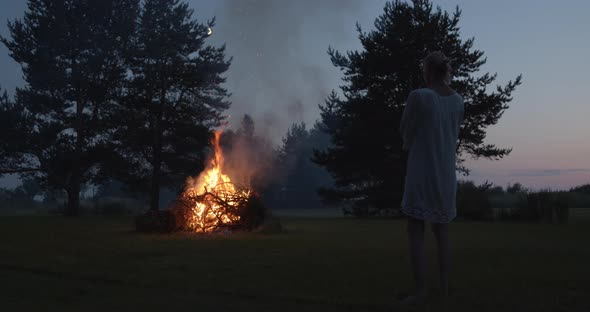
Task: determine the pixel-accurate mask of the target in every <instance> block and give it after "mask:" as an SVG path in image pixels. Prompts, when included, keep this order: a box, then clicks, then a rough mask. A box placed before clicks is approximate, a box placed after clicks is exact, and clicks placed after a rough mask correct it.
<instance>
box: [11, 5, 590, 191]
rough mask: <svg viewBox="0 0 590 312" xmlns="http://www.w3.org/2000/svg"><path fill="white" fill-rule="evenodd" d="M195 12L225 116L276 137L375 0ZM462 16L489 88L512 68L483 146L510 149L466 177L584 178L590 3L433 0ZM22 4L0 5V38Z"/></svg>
mask: <svg viewBox="0 0 590 312" xmlns="http://www.w3.org/2000/svg"><path fill="white" fill-rule="evenodd" d="M188 2H189V3H190V5H191V7H192V8H194V9H195V16H196V17H197V18H198V19H200V20H202V21H204V20H207V19H209V18H211V17H213V16H216V17H217V25H216V27H215V28H214V36H213V37H212V39H211V43H212V44H215V45H217V44H221V43H226V44H227V51H228V55H230V56H233V57H234V60H233V63H232V67H231V69H230V71H229V72H228V73H227V77H228V83H227V87H228V89H229V90H230V92H231V93H232V94H233V96H232V102H233V107H232V109H231V110H230V112H229V114H230V115H231V119H232V120H237V119H239V118H240V116H241V115H242V114H243V113H245V112H249V113H251V114H252V115H253V117H254V118H255V120H256V122H257V128H258V130H259V131H260V132H263V133H265V134H266V135H268V136H270V137H272V138H273V139H274V140H276V141H278V140H279V139H280V137H281V136H282V134H283V133H284V132H285V130H286V128H287V127H288V125H290V124H291V123H293V122H300V121H305V122H306V123H308V124H309V125H311V124H313V122H314V121H315V120H316V119H317V118H318V109H317V105H318V104H319V103H322V102H323V99H324V98H325V96H326V94H327V93H329V92H330V91H331V90H332V89H335V88H337V87H338V85H339V84H340V78H341V74H340V72H339V71H338V70H337V69H335V68H333V67H332V65H331V63H330V60H329V58H328V55H327V54H326V50H327V48H328V46H332V47H334V48H336V49H338V50H341V51H344V50H351V49H358V48H359V47H360V44H359V42H358V39H357V34H356V32H355V23H356V22H357V21H358V22H359V23H360V24H361V26H363V28H364V30H366V31H368V30H370V29H371V28H372V25H373V21H374V19H375V17H377V16H378V15H379V14H381V12H382V9H383V6H384V3H385V1H384V0H297V1H289V0H189V1H188ZM434 3H435V4H436V5H440V6H441V7H442V8H443V9H447V10H453V9H454V7H455V6H456V5H458V6H459V7H460V8H461V9H462V11H463V16H462V19H461V23H460V26H461V34H462V36H463V38H464V39H466V38H469V37H475V39H476V41H475V47H476V48H477V49H481V50H483V51H485V52H486V56H487V57H488V63H487V64H486V65H485V67H484V68H483V69H484V70H485V71H490V72H492V73H493V72H497V73H498V83H504V82H506V81H507V80H509V79H513V78H514V77H516V75H518V74H519V73H522V74H523V81H524V83H523V85H522V86H521V87H520V88H519V89H518V90H517V91H516V92H515V94H514V101H513V102H512V103H511V107H510V109H508V111H507V112H506V113H505V114H504V116H503V117H502V118H501V119H500V122H499V123H498V124H497V125H495V126H493V127H491V128H489V131H488V137H487V139H486V140H487V141H488V142H489V143H497V144H499V145H500V146H508V147H513V148H514V151H513V152H512V154H511V155H510V156H508V157H506V158H505V159H503V160H500V161H487V160H477V161H469V162H468V166H469V167H470V168H471V169H472V175H471V176H470V177H469V179H473V180H475V181H476V182H483V181H485V180H489V181H491V182H494V183H497V184H500V185H503V186H505V185H506V184H507V183H511V182H516V181H519V182H521V183H523V184H524V185H526V186H529V187H532V188H542V187H551V188H556V189H561V188H568V187H570V186H573V185H579V184H583V183H590V139H589V138H590V123H588V122H587V118H588V116H590V100H589V97H588V96H587V95H586V93H584V92H587V89H588V88H589V86H590V60H589V56H590V19H588V18H587V12H590V1H587V0H564V1H554V0H553V1H547V0H494V1H485V0H435V1H434ZM25 7H26V1H25V0H10V1H8V0H2V1H1V2H0V34H2V35H7V34H8V32H7V28H6V21H7V20H9V19H10V20H12V19H14V18H17V17H18V18H20V17H22V15H23V12H24V10H25ZM21 76H22V74H21V72H20V68H19V66H18V65H17V64H16V63H15V62H14V61H13V60H12V59H11V58H10V57H9V56H8V52H7V50H6V48H5V47H4V46H3V45H0V85H1V86H2V87H3V88H7V89H8V90H9V91H11V90H13V89H14V88H15V87H17V86H22V85H23V81H22V78H21Z"/></svg>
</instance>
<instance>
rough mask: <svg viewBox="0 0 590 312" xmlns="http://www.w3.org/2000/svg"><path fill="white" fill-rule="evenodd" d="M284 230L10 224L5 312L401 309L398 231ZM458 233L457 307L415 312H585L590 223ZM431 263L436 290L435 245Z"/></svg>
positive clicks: (4, 241) (466, 225) (327, 221)
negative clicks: (397, 301)
mask: <svg viewBox="0 0 590 312" xmlns="http://www.w3.org/2000/svg"><path fill="white" fill-rule="evenodd" d="M282 222H283V224H284V226H285V227H286V228H287V232H286V233H283V234H276V235H262V234H243V233H241V234H231V235H227V234H226V235H221V234H220V235H211V236H205V237H199V236H195V235H189V234H173V235H142V234H137V233H134V232H133V231H132V230H133V223H132V219H131V218H127V217H113V218H101V217H84V218H81V219H67V218H62V217H2V218H0V237H1V239H0V242H1V244H0V298H1V300H0V311H399V309H391V308H388V305H389V304H390V303H392V302H393V297H394V296H395V294H397V293H403V292H406V291H407V290H408V289H409V286H410V273H409V270H408V259H407V255H406V241H405V232H404V231H405V228H404V223H403V221H401V220H357V219H347V218H323V219H320V218H314V219H312V218H309V219H306V218H288V217H285V218H283V219H282ZM451 236H452V241H453V243H454V244H453V256H454V272H453V283H452V289H454V291H453V292H454V294H453V296H452V297H451V298H450V300H449V301H448V302H447V304H446V306H442V305H441V302H440V301H439V300H438V299H436V297H433V298H432V299H431V300H430V302H429V303H428V304H426V305H424V306H421V307H418V308H414V309H416V310H426V311H437V310H442V309H443V308H445V310H447V311H478V312H480V311H590V219H585V218H581V219H577V220H572V222H570V224H568V225H563V226H555V225H539V224H514V223H512V224H511V223H471V222H457V223H455V224H453V225H452V228H451ZM428 256H429V259H431V261H430V268H431V269H430V273H429V277H430V281H431V285H433V288H434V286H435V285H436V271H435V262H434V261H433V259H434V257H433V256H434V249H433V241H432V237H431V235H429V236H428ZM408 310H412V309H408Z"/></svg>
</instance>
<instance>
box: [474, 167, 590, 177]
mask: <svg viewBox="0 0 590 312" xmlns="http://www.w3.org/2000/svg"><path fill="white" fill-rule="evenodd" d="M580 172H587V173H589V174H590V168H563V169H499V170H490V171H487V170H478V169H474V170H473V171H472V174H471V176H473V177H511V178H517V177H555V176H560V175H564V174H571V173H580Z"/></svg>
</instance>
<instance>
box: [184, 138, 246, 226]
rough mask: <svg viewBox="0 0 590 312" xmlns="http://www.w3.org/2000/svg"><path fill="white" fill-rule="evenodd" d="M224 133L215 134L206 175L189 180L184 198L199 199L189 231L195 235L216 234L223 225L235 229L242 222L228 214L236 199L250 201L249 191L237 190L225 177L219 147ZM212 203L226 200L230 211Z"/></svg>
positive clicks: (191, 218) (221, 152) (233, 214)
mask: <svg viewBox="0 0 590 312" xmlns="http://www.w3.org/2000/svg"><path fill="white" fill-rule="evenodd" d="M221 133H222V131H215V136H214V138H213V140H212V142H211V143H212V145H213V148H214V152H215V154H214V157H213V158H212V159H211V162H210V163H209V165H208V166H207V168H205V170H204V171H203V172H201V174H200V175H199V176H198V177H197V178H196V179H193V178H189V179H188V181H187V187H186V189H185V191H184V193H183V195H182V196H185V197H190V198H200V200H198V201H197V202H196V203H195V206H194V207H192V215H191V216H189V218H188V227H189V228H190V229H192V230H194V231H195V232H200V233H207V232H213V231H215V230H216V229H218V228H219V227H220V226H221V225H232V224H236V223H238V222H239V221H240V216H239V215H237V214H236V213H235V212H236V211H235V210H234V211H228V209H227V208H228V207H230V208H233V207H236V206H237V205H238V202H236V200H234V199H233V198H236V195H238V197H240V196H241V197H242V198H247V197H248V196H249V195H250V191H249V190H245V191H244V190H237V189H236V187H235V185H234V184H233V183H232V181H231V179H230V177H229V176H228V175H226V174H224V173H223V163H224V157H223V151H222V149H221V146H220V144H219V140H220V138H221ZM212 199H223V200H224V203H225V204H226V205H227V207H224V206H222V205H221V204H219V202H218V201H215V200H212Z"/></svg>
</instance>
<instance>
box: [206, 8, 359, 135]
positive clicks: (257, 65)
mask: <svg viewBox="0 0 590 312" xmlns="http://www.w3.org/2000/svg"><path fill="white" fill-rule="evenodd" d="M362 4H363V1H356V0H323V1H314V0H297V1H288V0H226V1H225V2H224V3H223V6H222V9H221V11H218V13H217V16H216V17H217V25H216V27H215V28H214V36H213V37H214V38H212V39H214V40H215V41H216V42H217V43H226V44H227V54H228V56H231V57H233V62H232V66H231V67H230V70H229V72H228V73H227V77H228V88H229V90H230V92H232V98H231V101H232V103H233V104H232V109H231V111H230V114H231V120H230V121H231V123H232V124H236V123H237V122H239V120H240V118H241V117H242V116H243V114H246V113H248V114H250V115H252V116H253V118H254V120H255V122H256V126H257V130H258V133H259V135H266V136H268V137H269V139H270V140H271V141H273V142H275V143H276V142H278V141H280V138H281V137H282V136H283V135H284V132H285V131H286V129H287V128H288V127H289V126H290V125H291V124H292V123H293V122H301V121H303V122H306V123H308V124H311V123H313V122H314V121H315V120H317V119H318V117H319V115H318V108H317V105H318V104H321V103H323V101H324V99H325V98H326V96H327V95H328V93H329V92H330V91H331V90H332V89H334V88H336V87H337V86H338V85H339V81H340V77H341V74H340V72H339V71H338V70H337V69H336V68H334V67H333V66H332V64H331V63H330V59H329V56H328V55H327V49H328V46H330V45H331V46H335V47H340V46H342V45H343V43H345V42H347V41H350V38H351V37H352V38H354V37H355V36H356V34H355V12H358V9H359V8H360V7H361V6H362ZM344 45H345V44H344Z"/></svg>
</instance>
